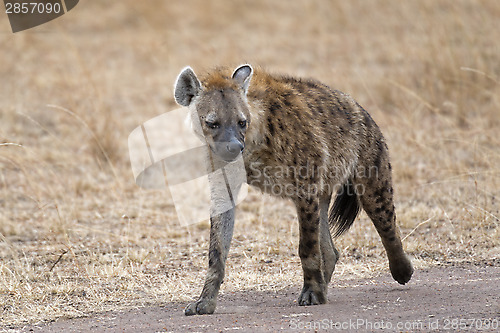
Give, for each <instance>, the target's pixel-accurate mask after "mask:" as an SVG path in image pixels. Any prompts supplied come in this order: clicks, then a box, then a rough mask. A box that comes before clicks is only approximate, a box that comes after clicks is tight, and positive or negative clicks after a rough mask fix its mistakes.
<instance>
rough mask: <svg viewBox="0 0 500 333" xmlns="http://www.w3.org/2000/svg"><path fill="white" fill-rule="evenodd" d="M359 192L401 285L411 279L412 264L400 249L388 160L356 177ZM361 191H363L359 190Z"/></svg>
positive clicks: (393, 274)
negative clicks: (366, 173) (370, 172)
mask: <svg viewBox="0 0 500 333" xmlns="http://www.w3.org/2000/svg"><path fill="white" fill-rule="evenodd" d="M355 181H356V182H357V183H358V184H359V183H361V185H362V186H360V187H358V188H361V189H362V191H360V193H358V196H359V199H360V202H361V205H362V207H363V209H364V211H365V212H366V214H367V215H368V216H369V217H370V219H371V220H372V222H373V224H374V226H375V228H376V229H377V232H378V234H379V235H380V238H381V239H382V244H383V245H384V248H385V250H386V252H387V257H388V259H389V268H390V270H391V274H392V277H393V278H394V280H396V281H397V282H399V283H400V284H405V283H407V282H408V281H410V279H411V276H412V274H413V266H412V264H411V261H410V259H409V258H408V256H407V255H406V254H405V252H404V250H403V245H402V243H401V238H400V234H399V229H398V226H397V224H396V213H395V208H394V202H393V189H392V180H391V174H390V167H389V162H387V163H386V164H385V165H384V166H383V167H381V168H380V169H379V170H378V172H377V174H376V175H369V177H362V178H359V177H358V178H357V179H356V180H355ZM361 192H362V193H361Z"/></svg>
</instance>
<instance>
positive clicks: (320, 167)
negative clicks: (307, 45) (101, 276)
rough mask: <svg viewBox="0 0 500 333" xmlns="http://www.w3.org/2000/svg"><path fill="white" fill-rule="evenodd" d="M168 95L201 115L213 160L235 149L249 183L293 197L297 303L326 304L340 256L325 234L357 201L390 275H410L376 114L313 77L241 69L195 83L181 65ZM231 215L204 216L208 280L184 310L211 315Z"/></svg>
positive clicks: (347, 222) (343, 226)
mask: <svg viewBox="0 0 500 333" xmlns="http://www.w3.org/2000/svg"><path fill="white" fill-rule="evenodd" d="M175 100H176V102H177V103H178V104H180V105H182V106H187V107H189V109H190V110H191V113H192V115H193V116H194V117H198V118H197V120H198V119H199V122H196V123H197V124H198V127H199V128H198V130H199V131H200V132H202V134H203V135H204V137H205V139H206V141H207V143H208V146H209V147H210V149H209V153H210V156H211V158H213V160H218V161H219V162H220V163H222V164H223V163H229V162H231V161H233V160H235V159H236V158H238V157H239V155H240V154H242V156H243V160H244V164H245V169H246V172H247V182H248V184H250V185H253V186H256V187H258V188H260V189H261V190H262V191H264V192H266V193H270V194H273V195H279V196H282V197H286V198H289V199H291V200H292V201H293V202H294V204H295V206H296V208H297V215H298V220H299V224H300V242H299V256H300V260H301V263H302V270H303V274H304V285H303V288H302V292H301V293H300V296H299V299H298V303H299V305H314V304H323V303H326V301H327V286H328V283H329V282H330V279H331V277H332V273H333V271H334V268H335V264H336V262H337V259H338V257H339V253H338V251H337V250H336V249H335V247H334V245H333V242H332V236H331V233H330V231H332V233H333V236H334V237H336V236H339V235H341V234H342V233H344V232H345V231H346V230H347V229H349V227H350V226H351V225H352V223H353V222H354V220H355V218H356V216H357V215H358V212H359V210H360V208H361V207H362V208H363V209H364V210H365V212H366V213H367V214H368V216H369V217H370V218H371V220H372V222H373V224H374V225H375V228H376V229H377V232H378V234H379V235H380V237H381V239H382V243H383V245H384V247H385V250H386V252H387V256H388V259H389V267H390V270H391V273H392V276H393V277H394V279H395V280H396V281H397V282H399V283H401V284H405V283H406V282H408V281H409V280H410V278H411V276H412V273H413V268H412V265H411V262H410V260H409V258H408V257H407V256H406V254H405V252H404V251H403V247H402V244H401V239H400V236H399V231H398V227H397V225H396V215H395V212H394V203H393V187H392V180H391V164H390V162H389V155H388V148H387V145H386V143H385V140H384V137H383V136H382V133H381V132H380V129H379V128H378V126H377V125H376V124H375V122H374V121H373V119H372V118H371V117H370V115H369V114H368V113H367V112H366V111H365V110H364V109H363V108H362V107H361V106H360V105H359V104H358V103H356V102H355V101H354V100H353V99H352V98H351V97H349V96H348V95H346V94H344V93H342V92H340V91H337V90H333V89H331V88H329V87H328V86H326V85H324V84H322V83H320V82H318V81H315V80H310V79H297V78H294V77H290V76H284V75H273V74H269V73H267V72H265V71H263V70H255V71H254V70H253V68H252V67H251V66H250V65H242V66H239V67H238V68H236V69H235V70H234V71H230V70H228V69H227V68H218V69H215V70H212V71H210V72H208V73H207V74H206V75H204V76H202V77H200V79H198V77H197V76H196V75H195V73H194V72H193V70H192V69H191V68H189V67H187V68H185V69H184V70H183V71H182V72H181V74H180V75H179V77H178V78H177V82H176V85H175ZM333 194H335V201H334V202H333V204H332V205H330V199H331V198H332V195H333ZM234 216H235V212H234V207H233V209H230V210H228V211H226V212H224V213H222V214H218V215H216V216H212V217H211V220H210V222H211V227H210V248H209V255H208V257H209V261H208V263H209V265H208V272H207V276H206V279H205V284H204V287H203V291H202V293H201V296H200V298H199V299H198V300H197V301H196V302H193V303H191V304H189V305H188V306H187V307H186V310H185V314H186V315H194V314H210V313H213V312H214V311H215V307H216V301H217V294H218V292H219V288H220V285H221V283H222V280H223V278H224V270H225V262H226V258H227V254H228V251H229V246H230V242H231V238H232V234H233V225H234Z"/></svg>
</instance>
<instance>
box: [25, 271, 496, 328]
mask: <svg viewBox="0 0 500 333" xmlns="http://www.w3.org/2000/svg"><path fill="white" fill-rule="evenodd" d="M297 293H298V291H297V290H293V291H281V292H277V293H263V292H247V293H234V294H230V295H224V296H223V297H221V298H220V300H219V306H218V308H217V310H216V314H215V315H212V316H193V317H185V316H184V314H183V307H184V306H185V304H169V305H166V306H162V307H153V308H143V309H138V310H131V311H127V312H119V313H114V312H112V313H105V314H100V315H96V316H94V317H90V318H81V319H74V320H59V321H57V322H54V323H49V324H47V325H42V326H33V327H27V328H24V329H23V331H28V332H103V331H106V332H165V331H167V332H277V331H294V332H299V331H300V332H302V331H306V332H310V331H426V332H428V331H433V332H437V331H449V332H454V331H458V330H460V331H470V332H476V331H478V330H479V328H481V327H482V328H483V331H492V332H493V331H500V328H499V326H498V325H499V323H498V321H500V305H499V294H500V267H493V266H474V265H466V266H451V267H450V266H448V267H436V268H431V269H426V270H418V271H416V273H415V275H414V277H413V279H412V281H411V283H410V284H409V285H407V286H399V285H398V284H396V283H395V282H394V281H392V280H391V278H390V277H389V276H388V275H384V276H382V277H379V278H376V279H373V280H358V281H346V282H345V283H343V282H340V283H339V284H338V285H337V286H336V287H335V288H331V289H330V291H329V301H330V302H329V304H326V305H322V306H313V307H299V306H297V304H296V302H295V301H294V300H295V299H296V298H297V296H298V295H297ZM488 320H493V321H492V324H493V325H496V326H494V327H491V326H490V329H486V328H487V326H488V323H489V321H488ZM495 328H497V329H495Z"/></svg>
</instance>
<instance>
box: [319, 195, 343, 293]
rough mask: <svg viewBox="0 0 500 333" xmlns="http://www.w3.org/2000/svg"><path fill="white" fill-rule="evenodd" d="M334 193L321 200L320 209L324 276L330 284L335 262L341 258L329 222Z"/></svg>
mask: <svg viewBox="0 0 500 333" xmlns="http://www.w3.org/2000/svg"><path fill="white" fill-rule="evenodd" d="M331 197H332V195H331V194H329V195H328V196H324V197H322V198H321V200H320V202H319V210H320V224H321V229H320V233H321V235H320V248H321V258H322V260H323V276H324V278H325V283H326V285H327V286H328V283H330V280H331V278H332V274H333V271H334V270H335V264H336V263H337V260H338V259H339V252H338V251H337V249H336V248H335V246H334V245H333V241H332V236H331V233H330V226H329V224H328V207H329V206H330V199H331Z"/></svg>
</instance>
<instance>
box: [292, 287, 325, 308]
mask: <svg viewBox="0 0 500 333" xmlns="http://www.w3.org/2000/svg"><path fill="white" fill-rule="evenodd" d="M298 302H299V305H318V304H325V303H326V293H325V292H322V291H317V290H312V288H311V287H305V286H304V288H303V289H302V292H301V293H300V296H299V299H298Z"/></svg>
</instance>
